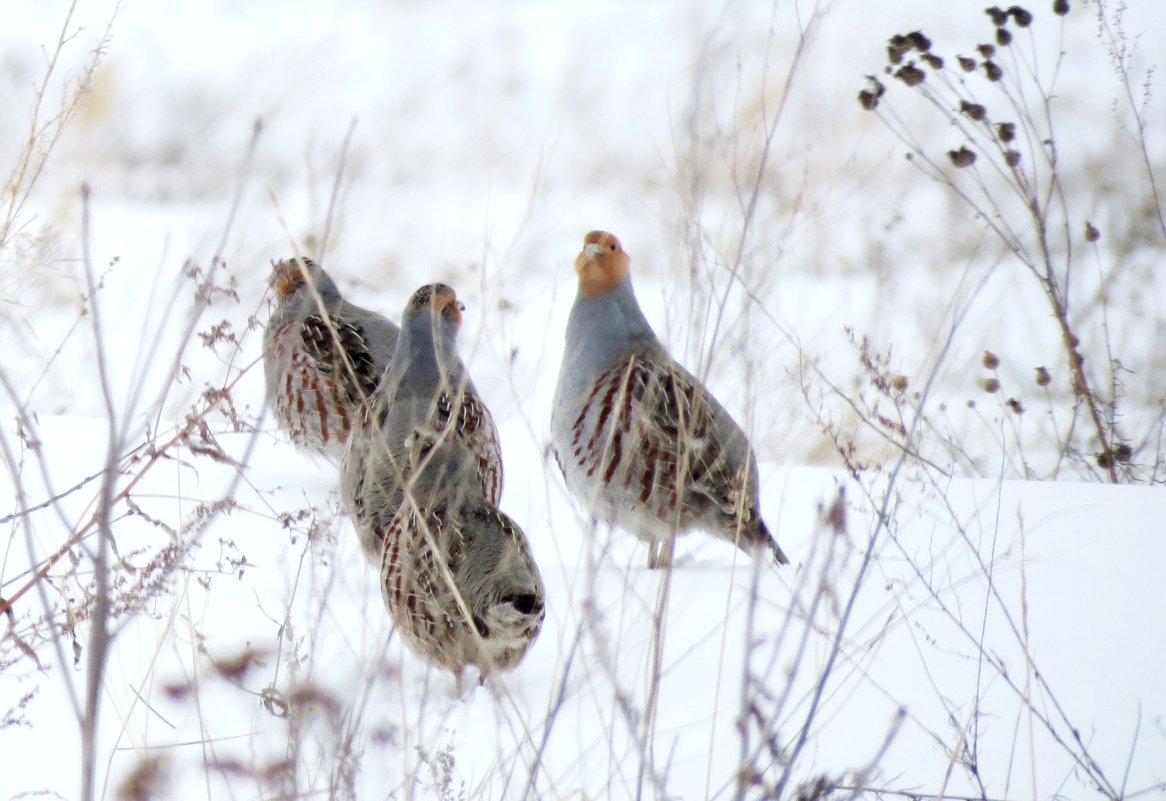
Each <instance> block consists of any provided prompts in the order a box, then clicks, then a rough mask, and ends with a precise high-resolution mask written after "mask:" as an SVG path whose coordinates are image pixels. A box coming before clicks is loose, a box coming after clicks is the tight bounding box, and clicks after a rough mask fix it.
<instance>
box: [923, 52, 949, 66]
mask: <svg viewBox="0 0 1166 801" xmlns="http://www.w3.org/2000/svg"><path fill="white" fill-rule="evenodd" d="M919 59H920V60H921V61H924V62H926V64H927V66H929V67H931V69H933V70H941V69H943V59H942V58H940V57H939V56H937V55H935V54H934V53H924V54H923V55H921V56H919Z"/></svg>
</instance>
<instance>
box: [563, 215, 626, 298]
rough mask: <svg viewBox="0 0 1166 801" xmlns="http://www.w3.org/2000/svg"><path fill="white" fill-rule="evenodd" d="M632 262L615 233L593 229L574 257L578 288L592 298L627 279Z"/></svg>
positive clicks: (584, 238)
mask: <svg viewBox="0 0 1166 801" xmlns="http://www.w3.org/2000/svg"><path fill="white" fill-rule="evenodd" d="M630 265H631V259H630V258H629V257H628V254H627V253H625V252H624V249H623V246H622V245H621V244H620V242H619V239H618V238H617V237H616V235H615V234H610V233H608V232H607V231H591V232H590V233H588V234H587V236H585V237H583V250H581V251H580V252H579V255H578V256H577V257H576V258H575V272H576V273H578V275H579V289H580V290H582V292H583V294H584V296H586V297H589V298H590V297H595V296H596V295H602V294H603V293H605V292H609V291H610V290H612V289H615V288H616V287H617V286H619V285H620V284H622V283H623V282H624V281H626V280H627V277H628V270H629V267H630Z"/></svg>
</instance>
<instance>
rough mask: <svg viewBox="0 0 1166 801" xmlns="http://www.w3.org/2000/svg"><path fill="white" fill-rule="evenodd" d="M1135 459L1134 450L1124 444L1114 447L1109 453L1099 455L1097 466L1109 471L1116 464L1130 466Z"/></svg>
mask: <svg viewBox="0 0 1166 801" xmlns="http://www.w3.org/2000/svg"><path fill="white" fill-rule="evenodd" d="M1133 457H1134V451H1133V449H1132V448H1131V447H1130V446H1129V445H1127V444H1126V443H1124V442H1121V443H1118V444H1117V445H1114V446H1113V447H1112V448H1110V449H1109V450H1107V451H1102V452H1101V453H1099V454H1097V465H1098V466H1099V467H1104V468H1106V469H1109V468H1111V467H1113V466H1114V465H1115V464H1129V462H1130V459H1132V458H1133Z"/></svg>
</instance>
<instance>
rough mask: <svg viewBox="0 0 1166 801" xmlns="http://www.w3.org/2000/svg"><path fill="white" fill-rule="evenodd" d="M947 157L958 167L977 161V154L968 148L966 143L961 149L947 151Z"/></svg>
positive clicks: (968, 165)
mask: <svg viewBox="0 0 1166 801" xmlns="http://www.w3.org/2000/svg"><path fill="white" fill-rule="evenodd" d="M947 157H948V158H949V159H951V163H952V164H954V165H955V166H956V167H970V166H971V165H972V164H975V163H976V154H975V153H974V152H972V151H971V150H968V148H967V146H966V145H961V146H960V149H959V150H949V151H947Z"/></svg>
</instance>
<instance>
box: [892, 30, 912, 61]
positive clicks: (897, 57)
mask: <svg viewBox="0 0 1166 801" xmlns="http://www.w3.org/2000/svg"><path fill="white" fill-rule="evenodd" d="M909 52H911V42H910V41H908V39H907V37H906V36H903V35H901V34H895V35H894V36H892V37H891V38H890V40H889V41H888V43H887V60H888V61H890V62H891V63H892V64H901V63H903V56H905V55H906V54H907V53H909Z"/></svg>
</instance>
